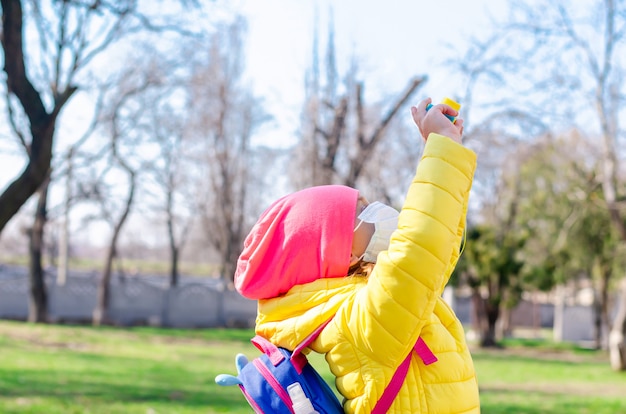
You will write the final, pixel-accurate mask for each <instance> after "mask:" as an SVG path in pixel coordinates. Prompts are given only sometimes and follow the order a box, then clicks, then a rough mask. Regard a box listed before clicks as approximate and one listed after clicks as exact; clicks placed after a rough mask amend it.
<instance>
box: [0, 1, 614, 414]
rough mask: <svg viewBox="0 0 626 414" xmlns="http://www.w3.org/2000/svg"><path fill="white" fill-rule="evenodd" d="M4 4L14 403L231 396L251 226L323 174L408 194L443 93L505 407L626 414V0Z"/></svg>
mask: <svg viewBox="0 0 626 414" xmlns="http://www.w3.org/2000/svg"><path fill="white" fill-rule="evenodd" d="M1 5H2V13H3V27H2V33H3V37H2V47H3V52H4V53H3V64H4V72H3V75H4V77H3V82H2V83H1V84H0V87H1V88H2V89H3V92H4V94H3V95H4V96H5V97H6V99H5V100H4V101H3V102H2V105H1V106H0V108H1V112H0V114H1V115H0V116H2V117H3V122H2V123H1V125H2V126H1V127H0V160H1V161H0V162H1V166H2V167H1V171H2V174H1V176H0V179H1V181H0V183H1V184H2V185H3V186H4V187H3V189H2V193H1V194H0V231H1V233H0V236H1V238H0V260H1V261H2V267H1V268H0V317H3V318H5V319H13V320H17V321H29V322H31V323H30V324H22V323H20V322H6V323H2V325H1V332H2V334H3V336H2V341H3V343H2V345H3V349H5V350H6V352H3V357H2V358H3V360H2V362H3V364H2V371H0V374H2V377H0V404H1V405H0V408H1V409H2V411H3V412H55V410H58V411H59V412H67V411H70V410H74V411H75V412H113V411H115V410H118V411H117V412H206V411H207V410H209V412H213V411H211V410H212V409H213V410H216V412H219V411H232V407H233V405H230V404H235V405H237V404H239V403H241V398H239V399H236V398H237V397H236V396H235V394H233V393H230V391H222V390H219V391H218V390H216V389H215V385H214V384H212V383H211V380H212V377H213V376H214V374H215V373H219V372H216V370H218V369H221V370H222V371H224V370H228V369H229V367H230V368H231V369H232V364H231V361H230V360H228V358H230V354H231V353H232V354H234V351H235V350H236V349H243V350H245V351H246V352H252V349H251V348H249V346H248V344H246V343H245V340H242V338H249V336H250V335H251V334H252V331H250V330H249V329H245V328H244V329H230V330H223V329H221V328H217V327H227V326H229V327H233V328H235V327H236V328H242V327H244V326H249V324H250V322H251V319H252V318H253V315H254V304H253V303H252V304H250V303H246V304H241V305H240V306H239V305H237V303H238V302H237V300H238V299H237V297H236V294H235V293H234V292H232V283H231V282H232V274H233V266H234V264H235V262H236V258H237V255H238V252H239V250H240V248H241V243H242V240H243V238H244V237H245V235H246V233H247V231H248V230H249V228H250V226H251V225H252V223H253V222H254V220H255V218H256V217H257V216H258V214H259V213H260V212H261V211H262V210H263V209H264V207H265V206H267V205H268V203H269V202H270V201H271V200H273V199H275V198H276V197H278V196H280V195H283V194H285V193H286V192H289V191H293V190H295V189H299V188H302V187H305V186H309V185H317V184H328V183H340V184H346V185H352V186H356V187H357V188H359V189H360V190H361V191H362V192H363V193H365V194H367V195H368V198H369V199H370V200H381V201H384V202H387V203H389V204H392V205H395V206H397V207H399V206H401V204H402V200H403V196H404V190H405V189H406V187H407V185H408V180H410V179H411V177H412V174H413V171H414V168H415V165H416V164H417V162H418V160H419V156H420V153H421V150H422V144H421V138H420V137H419V136H418V135H419V134H418V133H417V130H416V128H415V126H414V125H412V124H411V120H410V116H409V107H410V105H412V104H415V103H416V102H418V101H419V100H420V99H422V98H423V97H425V96H431V97H432V98H433V99H434V100H439V99H441V98H443V97H444V96H450V97H452V98H454V99H455V100H457V101H458V102H461V103H462V105H463V106H462V116H463V117H464V119H465V120H466V130H465V142H466V145H467V146H468V147H470V148H472V149H473V150H475V151H476V152H477V153H478V155H479V169H478V172H477V175H476V179H475V183H474V189H473V194H472V199H471V205H470V212H469V214H468V233H467V236H468V242H467V245H466V248H465V251H464V253H463V257H462V260H461V261H460V263H459V266H458V268H457V271H456V273H455V275H454V279H453V281H452V286H453V287H454V290H453V291H452V293H451V294H450V296H449V297H450V298H455V300H451V303H453V304H454V302H455V301H456V303H457V310H460V309H461V308H460V307H459V306H460V305H458V304H459V303H466V304H467V307H466V309H467V313H466V315H467V318H464V322H466V327H467V332H468V336H469V337H470V340H471V341H472V343H473V344H474V345H475V347H476V355H477V370H478V372H479V377H482V378H483V379H484V380H483V381H481V384H482V385H481V387H482V391H483V392H482V393H481V395H483V397H482V398H483V401H484V406H485V407H486V408H485V412H554V413H557V412H607V413H608V412H611V413H614V412H626V408H625V406H624V404H625V403H624V401H623V397H620V396H621V395H622V393H623V390H624V389H625V388H624V384H625V382H624V374H623V372H624V370H625V369H626V351H625V349H624V331H625V330H626V322H625V321H626V305H625V303H626V300H625V299H624V296H625V295H626V282H624V281H625V280H626V279H625V278H624V270H625V269H624V267H625V265H626V263H625V260H624V258H625V257H626V255H625V254H624V253H625V252H626V250H625V248H624V247H625V244H624V242H625V241H626V223H625V220H624V212H625V211H624V194H625V193H626V189H625V185H624V184H625V180H624V179H625V176H624V173H625V171H624V162H623V160H624V128H623V125H621V123H620V120H621V118H622V117H623V111H624V90H623V88H624V87H623V86H622V83H623V82H622V79H623V76H624V68H625V67H626V66H625V65H626V62H624V57H625V56H626V54H624V53H623V52H624V31H625V30H626V29H625V27H626V14H625V13H626V4H625V3H624V2H623V1H608V0H607V1H585V2H576V3H575V4H570V3H569V2H546V1H525V2H504V1H503V2H498V3H497V4H494V3H493V2H488V1H486V0H485V1H478V2H462V1H451V2H446V3H445V4H444V3H437V4H434V3H426V2H419V1H418V2H406V1H390V2H386V3H385V4H384V5H382V4H379V3H378V2H373V1H370V2H353V1H346V2H336V3H334V2H324V1H319V2H314V1H306V2H289V1H278V0H275V1H267V2H264V1H239V2H220V1H193V0H187V1H183V0H181V1H174V0H170V1H154V2H139V3H135V2H134V1H114V2H107V1H98V2H93V4H91V3H89V2H82V3H81V2H73V1H67V2H52V1H50V2H48V1H43V2H39V1H34V2H30V1H22V2H19V1H8V0H7V1H2V3H1ZM22 17H23V19H22ZM19 23H23V26H21V25H20V24H19ZM144 285H145V286H148V287H144V288H137V286H144ZM155 285H156V287H155ZM142 289H143V291H144V292H145V291H149V290H151V289H152V291H153V292H154V291H157V292H158V294H159V295H161V296H159V297H160V299H159V300H151V299H149V300H147V301H142V300H140V299H138V298H140V297H141V294H142V293H141V292H142ZM203 292H204V293H203ZM206 292H209V293H208V294H206V296H203V294H205V293H206ZM215 292H217V293H215ZM231 294H232V295H234V296H232V300H231V299H227V298H228V297H229V296H228V295H231ZM63 295H65V296H63ZM81 295H82V296H81ZM148 297H149V296H148ZM206 297H210V298H212V297H215V298H216V300H210V299H206ZM59 298H63V299H62V300H59ZM71 298H73V299H71ZM193 298H195V300H193ZM203 298H204V299H203ZM72 300H74V301H75V303H78V305H76V307H72V306H70V305H72V303H73V302H72ZM146 303H147V304H151V305H152V307H150V306H143V307H142V304H146ZM171 303H181V304H183V306H180V307H178V308H176V309H182V312H178V313H171V312H169V311H168V309H170V308H169V305H170V304H171ZM216 303H217V305H216ZM185 304H188V305H191V304H197V305H198V307H197V308H193V307H192V306H188V307H187V308H186V307H185V306H184V305H185ZM233 304H235V306H233ZM528 304H531V308H527V306H529V305H528ZM229 306H230V308H228V307H229ZM525 307H526V308H525ZM226 308H228V311H226ZM544 308H546V309H548V308H551V309H553V311H552V312H553V313H552V315H553V316H552V317H548V318H546V319H547V321H548V322H545V321H543V319H544V318H542V317H541V315H542V313H541V311H537V309H539V310H541V309H544ZM60 309H62V310H63V312H65V313H61V314H59V310H60ZM77 309H79V310H80V311H77ZM154 309H156V311H155V310H154ZM525 309H532V310H533V311H532V312H529V311H526V310H525ZM564 309H584V310H582V311H581V312H583V313H581V315H584V316H577V317H574V318H573V320H574V321H575V322H576V323H575V324H574V325H576V326H577V327H578V328H581V332H584V335H583V336H584V338H581V337H580V336H578V337H576V338H568V337H567V336H566V337H565V338H564V337H563V335H562V333H563V332H564V330H563V323H566V322H564V321H567V320H568V318H565V317H564V314H563V313H559V312H558V310H564ZM185 311H186V312H185ZM133 312H136V313H133ZM237 312H243V313H242V314H238V313H237ZM516 312H517V316H516ZM459 313H460V314H462V315H463V314H465V313H463V312H459ZM548 313H549V312H548ZM231 314H235V315H236V316H235V317H234V318H231V317H229V315H231ZM529 314H530V315H529ZM538 314H539V316H537V315H538ZM251 315H252V316H251ZM559 315H560V316H559ZM524 316H526V318H523V317H524ZM529 316H530V318H529ZM520 318H521V319H522V320H520ZM529 321H530V322H529ZM46 323H48V324H50V325H49V326H45V324H46ZM51 323H55V324H61V323H66V324H71V326H65V327H64V326H63V325H58V326H53V325H51ZM76 323H80V324H83V326H80V327H75V326H74V325H73V324H76ZM42 324H43V325H44V326H42ZM88 325H92V326H93V327H89V326H88ZM130 325H152V326H154V328H128V326H130ZM550 325H552V326H550ZM555 325H556V328H555ZM177 326H184V327H188V328H207V327H209V328H212V329H202V330H200V331H198V330H182V331H179V330H176V329H174V328H176V327H177ZM113 327H117V329H116V328H113ZM159 327H166V328H170V329H161V328H159ZM214 327H215V329H213V328H214ZM150 329H153V330H150ZM555 332H556V333H557V334H556V335H555ZM238 335H239V336H238ZM233 337H235V339H233ZM107 338H108V339H107ZM129 338H133V340H130V339H129ZM109 339H110V342H109ZM134 339H137V340H134ZM563 339H572V341H571V342H568V343H565V344H563V343H560V342H559V341H562V340H563ZM581 339H582V342H581V341H580V340H581ZM515 341H518V342H515ZM520 341H521V342H520ZM124 342H129V343H132V344H133V346H130V345H129V347H128V348H125V347H121V346H120V343H124ZM109 343H110V345H111V347H110V348H107V347H106V346H105V344H109ZM161 343H164V344H166V345H164V347H165V348H159V350H158V352H156V351H155V349H152V348H151V347H150V346H148V349H145V348H143V347H144V345H146V344H161ZM167 344H170V345H171V344H176V345H173V346H174V348H167V346H168V345H167ZM187 345H189V347H187ZM521 345H525V346H521ZM503 346H505V349H506V351H505V350H504V349H502V347H503ZM499 351H501V352H502V353H499V354H498V353H497V352H499ZM513 351H516V352H513ZM493 352H496V353H495V354H494V353H493ZM170 353H171V355H173V357H172V360H171V361H170V360H169V358H166V357H164V356H163V355H164V354H168V355H169V354H170ZM199 353H202V355H203V356H205V357H206V360H202V361H199V360H198V359H197V357H198V355H200V354H199ZM139 355H141V356H142V357H141V358H138V356H139ZM146 355H149V356H146ZM494 355H495V356H494ZM66 358H67V359H66ZM116 358H119V360H120V361H124V362H123V363H120V366H119V367H118V366H116V365H115V364H114V363H113V361H114V360H115V359H116ZM144 358H145V360H144ZM492 359H493V360H498V362H500V363H501V365H498V367H499V368H495V369H490V368H489V367H490V366H491V365H490V364H484V365H483V364H481V362H484V361H485V360H489V361H491V360H492ZM63 361H64V362H63ZM224 361H226V362H224ZM516 361H517V362H519V364H517V363H515V362H516ZM135 363H137V364H139V365H138V366H137V365H134V364H135ZM142 363H147V364H148V365H149V366H145V365H141V364H142ZM59 364H61V365H59ZM160 364H161V365H162V366H163V369H164V371H163V372H162V373H159V372H157V371H159V369H158V367H159V366H160ZM109 365H110V366H109ZM190 365H191V366H193V370H194V372H193V375H191V374H192V373H191V372H189V370H190V369H191V368H190V367H189V366H190ZM537 365H540V366H544V367H549V369H547V370H546V371H542V370H539V369H537ZM507 367H508V368H507ZM66 368H67V372H66V374H65V377H63V375H61V374H62V373H63V372H65V371H64V370H65V369H66ZM107 369H110V370H111V371H110V372H108V374H107V375H105V377H106V378H107V380H106V381H104V382H102V383H99V379H98V378H99V376H98V375H97V374H94V376H91V375H88V374H87V373H88V372H94V373H98V372H99V373H101V374H103V373H104V371H106V370H107ZM196 369H197V371H195V370H196ZM322 369H323V367H322ZM570 369H571V370H572V371H569V370H570ZM481 370H484V371H483V372H484V374H482V375H481ZM131 373H132V374H131ZM185 375H190V377H189V378H193V380H192V383H191V384H187V382H185V381H184V379H183V378H180V377H181V376H182V377H185ZM119 379H122V380H121V381H122V382H120V383H119V384H118V385H117V386H116V387H113V388H112V389H111V391H110V392H109V391H107V392H105V391H104V389H105V388H107V386H108V385H112V384H113V383H115V382H116V381H118V380H119ZM168 379H169V380H168ZM125 380H128V381H129V382H128V383H124V382H123V381H125ZM156 382H159V383H160V382H165V383H169V387H170V388H171V389H166V388H167V387H166V388H163V389H161V388H159V387H157V386H155V383H156ZM130 383H133V384H135V385H133V386H132V387H130V386H129V384H130ZM531 383H532V385H530V384H531ZM84 387H88V389H85V388H84ZM187 387H191V389H189V388H187ZM181 390H182V391H181ZM125 392H127V393H125ZM222 392H226V393H227V394H221V393H222ZM220 395H227V397H224V398H222V397H221V396H220ZM507 396H508V397H509V400H508V404H509V405H506V404H504V403H503V401H504V400H506V399H507ZM239 397H240V396H239ZM112 400H121V401H122V403H121V405H120V407H116V408H112V406H111V405H110V402H111V401H112ZM144 400H146V401H147V402H146V401H144ZM244 404H245V403H244ZM192 406H193V407H192ZM499 406H500V408H501V409H505V408H506V409H508V411H497V410H498V409H499V408H497V407H499ZM68 407H69V408H68ZM155 407H158V408H155ZM229 407H230V408H229ZM244 407H245V405H244ZM196 409H197V410H198V411H193V410H196ZM239 409H245V408H239ZM63 410H66V411H63ZM107 410H108V411H107ZM150 410H152V411H150ZM189 410H191V411H189ZM533 410H534V411H533ZM242 412H245V411H242Z"/></svg>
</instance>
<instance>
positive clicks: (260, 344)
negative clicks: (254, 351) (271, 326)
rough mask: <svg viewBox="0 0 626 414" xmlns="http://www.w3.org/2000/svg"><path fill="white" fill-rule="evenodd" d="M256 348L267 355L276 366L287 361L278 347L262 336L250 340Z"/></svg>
mask: <svg viewBox="0 0 626 414" xmlns="http://www.w3.org/2000/svg"><path fill="white" fill-rule="evenodd" d="M250 342H252V343H253V344H254V346H256V347H257V348H258V349H259V351H261V352H263V353H264V354H265V355H267V356H268V357H269V359H270V361H271V362H272V364H273V365H274V366H276V365H278V364H280V362H281V361H282V360H283V359H285V356H284V355H283V354H281V353H280V350H279V349H278V347H277V346H276V345H274V344H273V343H271V342H270V341H268V340H267V339H265V338H263V337H262V336H260V335H256V336H255V337H254V338H252V339H251V340H250Z"/></svg>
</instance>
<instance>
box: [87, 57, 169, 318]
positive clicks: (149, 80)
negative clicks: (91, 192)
mask: <svg viewBox="0 0 626 414" xmlns="http://www.w3.org/2000/svg"><path fill="white" fill-rule="evenodd" d="M129 59H130V60H131V62H132V58H129ZM135 59H137V60H140V58H139V57H137V56H135ZM143 60H144V61H148V62H150V63H149V64H147V65H146V67H145V68H140V69H136V68H139V66H138V65H132V64H131V65H129V67H128V69H127V70H126V71H124V72H123V73H121V74H120V76H121V77H120V80H119V82H117V86H116V88H114V89H113V90H112V91H110V93H111V99H110V100H108V101H107V102H108V104H107V107H106V109H105V110H104V114H103V119H102V120H101V123H102V126H103V127H104V128H105V132H106V134H107V136H108V137H109V139H108V143H107V145H106V148H107V149H108V151H107V153H106V154H107V158H108V162H107V163H106V165H105V177H103V180H102V182H101V183H96V185H100V186H101V187H102V188H104V186H105V185H104V181H105V180H106V178H107V177H106V176H111V175H115V174H111V173H115V172H116V171H117V172H121V173H122V174H123V176H125V178H126V180H127V184H126V190H125V193H126V194H125V195H124V196H122V197H121V198H123V201H122V202H121V203H117V204H118V205H117V206H109V204H113V203H112V198H114V197H115V196H113V195H112V194H110V193H109V194H107V192H105V191H99V192H98V194H100V195H101V196H102V197H101V199H100V200H99V201H100V202H101V206H102V211H103V215H102V216H103V217H104V218H105V219H106V221H107V222H109V223H111V225H112V232H111V236H110V240H109V244H108V247H107V251H106V256H105V260H104V267H103V271H102V276H101V278H100V282H99V285H98V296H97V303H96V308H95V309H94V313H93V324H94V325H96V326H97V325H101V324H103V323H107V322H108V317H107V312H108V306H109V291H110V283H111V276H112V271H113V262H114V260H115V259H116V258H117V257H119V252H118V247H117V246H118V241H119V238H120V234H121V232H122V229H123V227H124V225H125V224H126V222H127V219H128V217H129V215H130V214H131V211H132V209H133V207H134V202H135V200H136V196H137V192H138V178H139V176H140V172H141V171H142V170H144V166H145V165H146V164H147V163H148V160H146V158H145V157H144V156H143V155H142V151H141V148H142V146H145V145H146V143H147V142H148V141H149V140H150V135H151V132H152V128H153V125H152V121H153V119H154V118H153V114H152V111H153V109H154V106H153V105H154V104H155V102H157V101H158V100H157V99H155V95H156V96H159V94H160V86H161V85H162V83H163V82H164V78H165V73H164V71H165V70H166V69H165V67H161V66H160V64H159V62H160V61H159V60H158V59H156V60H150V59H148V58H146V59H143ZM110 186H112V187H115V188H117V189H119V188H120V186H119V184H117V183H116V184H112V185H111V184H110ZM113 210H118V211H117V212H114V211H113Z"/></svg>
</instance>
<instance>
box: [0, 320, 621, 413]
mask: <svg viewBox="0 0 626 414" xmlns="http://www.w3.org/2000/svg"><path fill="white" fill-rule="evenodd" d="M251 335H252V331H251V330H167V329H153V328H132V329H118V328H110V327H101V328H92V327H75V326H45V325H30V324H25V323H18V322H8V321H0V413H3V414H12V413H37V414H41V413H45V414H57V413H59V414H60V413H64V414H67V413H81V414H83V413H84V414H87V413H89V414H104V413H106V414H116V413H120V414H121V413H124V414H132V413H137V414H139V413H141V414H158V413H203V414H208V413H248V414H249V413H251V412H252V410H251V409H250V408H249V407H248V406H247V403H246V402H245V401H244V399H243V396H242V395H241V393H240V391H239V389H238V388H237V387H226V388H223V387H218V386H217V385H215V383H214V378H215V376H216V375H217V374H220V373H233V371H234V369H235V368H234V356H235V354H237V353H238V352H243V353H245V354H247V355H248V356H255V355H257V354H258V352H257V351H256V348H254V347H253V346H252V345H251V344H250V342H249V338H250V337H251ZM474 359H475V364H476V370H477V372H478V376H479V383H480V387H481V401H482V407H483V408H482V412H483V413H487V414H494V413H495V414H499V413H507V414H510V413H516V414H517V413H527V414H539V413H541V414H557V413H558V414H568V413H589V414H591V413H593V414H617V413H626V373H615V372H613V371H611V369H610V367H609V364H608V361H607V356H606V355H605V354H604V353H602V352H596V351H583V350H577V349H575V348H573V347H563V346H559V347H557V346H553V345H551V344H550V343H544V342H525V343H519V342H517V343H513V344H510V346H508V347H507V348H506V349H504V350H492V351H483V350H476V351H475V352H474ZM312 362H313V364H314V365H315V366H316V367H317V368H318V369H319V370H320V371H321V373H322V374H323V375H324V376H325V377H326V378H327V379H329V380H330V375H329V373H328V371H327V370H326V368H325V362H324V361H323V359H322V358H320V357H318V356H315V357H313V358H312Z"/></svg>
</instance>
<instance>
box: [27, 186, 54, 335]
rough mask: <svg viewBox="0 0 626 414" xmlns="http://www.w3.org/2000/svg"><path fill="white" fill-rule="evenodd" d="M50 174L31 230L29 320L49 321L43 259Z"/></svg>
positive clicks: (41, 191)
mask: <svg viewBox="0 0 626 414" xmlns="http://www.w3.org/2000/svg"><path fill="white" fill-rule="evenodd" d="M49 185H50V175H48V177H47V178H46V179H45V180H44V182H43V184H42V185H41V187H40V188H39V190H38V193H39V199H38V201H37V209H36V211H35V219H34V223H33V227H32V228H31V229H30V231H29V239H30V243H29V256H30V268H29V285H30V296H29V301H28V321H29V322H34V323H42V322H47V321H48V295H47V293H46V283H45V280H44V272H43V266H42V265H41V261H42V251H43V238H44V237H43V236H44V229H45V226H46V220H47V216H46V207H47V203H48V187H49Z"/></svg>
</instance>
